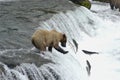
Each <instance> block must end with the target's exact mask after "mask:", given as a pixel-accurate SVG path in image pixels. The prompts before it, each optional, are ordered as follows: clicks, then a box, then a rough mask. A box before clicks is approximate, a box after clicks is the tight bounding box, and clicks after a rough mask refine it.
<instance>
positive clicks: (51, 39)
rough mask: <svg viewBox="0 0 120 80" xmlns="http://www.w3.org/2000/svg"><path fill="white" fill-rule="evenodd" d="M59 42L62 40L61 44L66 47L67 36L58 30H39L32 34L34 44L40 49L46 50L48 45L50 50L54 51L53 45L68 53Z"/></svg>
mask: <svg viewBox="0 0 120 80" xmlns="http://www.w3.org/2000/svg"><path fill="white" fill-rule="evenodd" d="M59 42H61V46H63V47H66V42H67V37H66V35H65V34H63V33H60V32H57V31H56V30H51V31H48V30H37V31H35V33H34V34H33V35H32V44H33V45H34V46H35V47H36V48H37V49H39V50H40V51H46V47H48V50H49V51H50V52H52V47H54V48H55V49H56V50H57V51H59V52H61V53H63V54H66V53H68V51H64V50H63V49H62V48H61V47H60V46H59Z"/></svg>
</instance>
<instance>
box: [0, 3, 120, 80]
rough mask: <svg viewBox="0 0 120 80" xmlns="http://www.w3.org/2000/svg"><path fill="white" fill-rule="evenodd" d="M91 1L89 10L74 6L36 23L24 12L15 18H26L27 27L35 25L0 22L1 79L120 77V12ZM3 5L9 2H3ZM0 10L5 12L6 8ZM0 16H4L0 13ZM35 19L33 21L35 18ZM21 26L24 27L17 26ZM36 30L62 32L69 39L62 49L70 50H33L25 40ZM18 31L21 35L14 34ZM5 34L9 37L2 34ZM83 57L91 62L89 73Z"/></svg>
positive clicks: (95, 79) (105, 79) (119, 79)
mask: <svg viewBox="0 0 120 80" xmlns="http://www.w3.org/2000/svg"><path fill="white" fill-rule="evenodd" d="M92 4H93V5H92V8H91V10H88V9H86V8H84V7H75V9H72V10H67V11H65V12H57V13H56V14H54V15H53V16H52V17H50V18H49V19H47V20H42V21H38V20H37V22H38V23H37V25H35V23H34V20H31V19H32V18H31V17H27V18H26V16H25V17H23V15H25V14H23V13H22V17H21V15H19V17H17V18H19V19H20V21H22V20H21V19H24V20H25V21H26V20H27V24H26V26H30V25H31V26H34V27H24V26H25V23H24V21H23V22H21V23H24V24H19V25H18V26H15V25H14V22H13V21H14V20H13V19H12V22H10V21H8V23H10V24H11V25H12V24H13V25H14V26H13V27H11V26H9V25H8V24H7V23H4V24H3V23H1V26H2V27H1V37H2V39H0V42H1V46H0V47H1V51H0V57H1V58H0V61H1V63H0V79H1V80H120V76H119V74H120V60H119V58H120V55H119V53H120V50H119V48H120V46H119V43H120V36H119V35H120V32H119V29H120V28H119V25H120V22H119V20H120V18H119V17H120V13H119V12H118V11H117V10H114V11H112V10H110V7H109V4H107V3H100V2H92ZM4 5H10V4H9V3H6V4H5V3H4ZM2 11H3V12H4V14H5V11H4V10H2ZM6 13H7V12H6ZM16 13H17V11H16ZM19 13H20V12H19ZM38 13H39V12H38ZM1 17H6V16H3V15H1ZM12 17H13V16H12ZM12 17H11V18H12ZM2 19H3V18H2ZM34 19H35V22H36V18H34ZM6 20H7V19H6ZM31 21H32V22H33V24H31V23H32V22H31ZM3 22H4V21H3ZM18 23H19V22H18ZM28 23H30V25H28ZM6 24H7V25H6ZM15 24H16V23H15ZM21 25H23V27H19V26H21ZM7 26H9V28H8V27H7ZM4 27H6V29H5V28H4ZM37 29H47V30H51V29H56V30H57V31H59V32H62V33H65V34H66V35H67V37H68V42H67V47H66V48H64V49H65V50H68V51H69V53H68V54H65V55H64V54H61V53H60V52H57V51H56V50H55V49H53V52H52V53H51V52H48V51H46V52H44V53H45V54H41V53H38V52H35V48H34V47H33V46H32V44H26V43H25V42H27V41H26V40H28V42H27V43H30V36H31V35H32V33H31V32H34V31H35V30H37ZM17 34H21V35H22V36H20V35H19V36H16V35H17ZM6 35H7V36H8V38H6V37H5V36H6ZM26 36H27V39H26ZM9 39H10V40H9ZM72 39H74V40H76V41H77V43H78V51H76V47H75V45H74V43H73V42H72ZM3 40H6V41H3ZM24 41H25V42H24ZM7 43H9V44H7ZM23 43H24V44H23ZM6 45H7V46H6ZM26 45H27V46H26ZM82 50H88V51H95V52H98V53H99V54H93V55H87V54H85V53H84V52H82ZM86 60H88V61H89V62H90V65H91V71H90V75H88V72H87V70H86V66H88V65H87V64H86Z"/></svg>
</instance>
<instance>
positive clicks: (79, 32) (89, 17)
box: [38, 7, 101, 41]
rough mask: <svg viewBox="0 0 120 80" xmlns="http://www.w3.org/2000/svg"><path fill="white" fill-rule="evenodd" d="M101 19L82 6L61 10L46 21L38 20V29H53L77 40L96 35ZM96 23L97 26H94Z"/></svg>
mask: <svg viewBox="0 0 120 80" xmlns="http://www.w3.org/2000/svg"><path fill="white" fill-rule="evenodd" d="M100 23H101V20H100V19H99V18H98V17H97V16H96V15H95V14H93V13H91V12H90V11H89V10H87V9H86V8H84V7H79V8H77V9H76V10H73V11H67V12H65V13H63V12H61V13H59V14H56V15H54V16H53V17H52V18H51V19H49V20H47V21H43V22H40V27H39V28H38V29H48V30H49V29H55V30H57V31H60V32H63V33H65V34H67V36H68V38H69V39H75V40H77V41H79V40H82V39H84V38H86V37H89V36H95V35H96V29H97V28H98V27H99V26H100V25H101V24H100ZM96 24H97V26H96Z"/></svg>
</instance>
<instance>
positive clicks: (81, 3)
mask: <svg viewBox="0 0 120 80" xmlns="http://www.w3.org/2000/svg"><path fill="white" fill-rule="evenodd" d="M80 5H81V6H85V7H86V8H88V9H90V8H91V3H90V1H89V0H84V1H81V2H80Z"/></svg>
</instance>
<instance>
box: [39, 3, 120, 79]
mask: <svg viewBox="0 0 120 80" xmlns="http://www.w3.org/2000/svg"><path fill="white" fill-rule="evenodd" d="M98 4H99V5H98ZM98 4H94V5H93V6H92V11H95V12H98V13H92V12H90V11H88V10H87V9H85V8H83V7H80V8H78V9H77V10H75V11H69V12H67V13H65V14H63V13H60V14H58V15H55V16H53V17H52V18H51V19H50V20H48V21H46V22H43V24H40V27H39V28H41V26H42V28H43V29H56V30H58V31H61V32H64V33H66V34H67V36H68V38H69V40H71V39H75V40H77V41H78V43H79V51H78V52H77V53H76V56H75V57H77V59H78V61H80V63H81V65H83V66H85V64H84V63H85V60H86V59H88V60H89V61H90V63H91V66H92V70H91V75H90V77H89V79H90V80H120V76H119V75H120V61H119V58H120V55H119V53H120V45H119V43H120V27H119V25H120V22H119V20H120V16H119V15H120V13H119V12H118V11H117V10H116V11H112V10H110V7H109V4H103V3H102V4H101V3H98ZM61 18H62V19H61ZM68 44H70V43H69V42H68ZM82 49H85V50H90V51H97V52H99V53H100V54H99V55H92V56H88V55H85V54H84V53H82V52H81V50H82ZM68 50H70V49H69V48H68ZM72 54H74V53H72ZM63 61H64V60H63ZM82 61H83V62H82ZM68 64H69V63H68ZM73 65H74V63H73ZM74 66H75V65H74ZM77 72H78V70H76V74H75V75H77V74H82V72H78V73H77ZM69 74H70V73H69ZM72 77H74V76H72ZM74 78H75V77H74ZM73 80H74V79H73ZM75 80H79V79H75Z"/></svg>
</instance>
